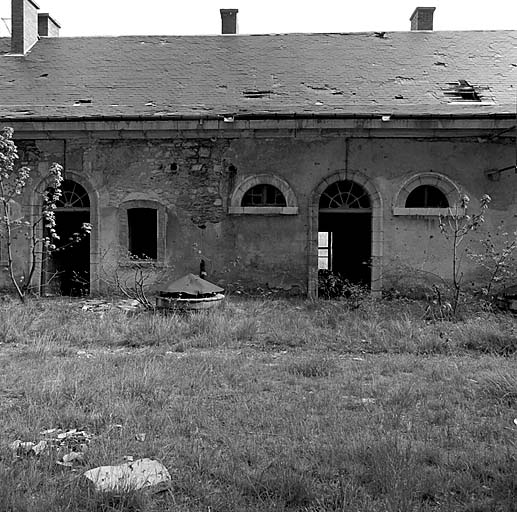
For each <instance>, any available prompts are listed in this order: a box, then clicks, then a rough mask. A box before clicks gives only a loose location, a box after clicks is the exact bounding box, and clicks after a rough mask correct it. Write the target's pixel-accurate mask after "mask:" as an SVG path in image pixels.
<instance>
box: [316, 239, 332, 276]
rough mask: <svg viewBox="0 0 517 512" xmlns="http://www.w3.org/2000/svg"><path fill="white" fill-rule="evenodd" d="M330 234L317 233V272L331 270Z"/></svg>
mask: <svg viewBox="0 0 517 512" xmlns="http://www.w3.org/2000/svg"><path fill="white" fill-rule="evenodd" d="M331 239H332V233H330V232H327V231H320V232H319V233H318V270H332V269H331V264H330V261H331V257H332V244H331Z"/></svg>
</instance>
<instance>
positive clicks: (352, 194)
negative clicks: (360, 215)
mask: <svg viewBox="0 0 517 512" xmlns="http://www.w3.org/2000/svg"><path fill="white" fill-rule="evenodd" d="M370 208H371V203H370V197H369V195H368V193H367V192H366V190H365V189H364V188H363V187H361V185H359V184H358V183H355V182H353V181H349V180H345V181H336V182H335V183H333V184H332V185H330V186H329V187H328V188H327V189H326V190H325V192H323V194H321V198H320V210H326V209H331V210H332V209H341V210H348V209H370Z"/></svg>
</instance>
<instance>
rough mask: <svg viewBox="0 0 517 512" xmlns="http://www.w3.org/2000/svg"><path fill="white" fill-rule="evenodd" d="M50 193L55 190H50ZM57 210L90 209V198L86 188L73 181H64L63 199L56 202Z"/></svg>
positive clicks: (62, 188)
mask: <svg viewBox="0 0 517 512" xmlns="http://www.w3.org/2000/svg"><path fill="white" fill-rule="evenodd" d="M48 192H49V193H52V192H53V190H52V189H49V190H48ZM56 207H57V208H67V209H69V208H90V197H89V196H88V192H86V190H85V188H84V187H83V186H81V185H79V183H76V182H75V181H72V180H64V181H63V183H62V184H61V197H60V198H59V200H58V201H57V202H56Z"/></svg>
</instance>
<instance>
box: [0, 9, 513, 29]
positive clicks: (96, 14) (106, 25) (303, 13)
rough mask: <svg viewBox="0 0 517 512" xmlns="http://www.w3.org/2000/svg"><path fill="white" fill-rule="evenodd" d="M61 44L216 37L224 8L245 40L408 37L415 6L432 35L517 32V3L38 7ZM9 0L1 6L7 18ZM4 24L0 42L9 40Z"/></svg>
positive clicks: (1, 13) (1, 12)
mask: <svg viewBox="0 0 517 512" xmlns="http://www.w3.org/2000/svg"><path fill="white" fill-rule="evenodd" d="M35 1H36V3H37V4H38V5H39V6H40V12H48V13H50V15H51V16H52V17H54V18H55V19H56V20H57V21H58V22H59V23H60V25H61V27H62V28H61V34H60V35H61V36H64V37H75V36H95V35H101V36H102V35H110V36H117V35H144V34H148V35H194V34H196V35H197V34H219V33H220V31H221V18H220V14H219V9H220V8H237V9H239V15H238V20H239V33H240V34H267V33H286V32H364V31H387V32H390V31H404V30H409V28H410V22H409V17H410V15H411V13H412V12H413V10H414V9H415V7H417V6H434V7H436V12H435V16H434V29H435V30H503V29H506V30H517V0H491V1H490V2H481V1H476V0H429V1H427V2H421V1H419V0H317V1H315V0H260V1H259V2H257V1H254V0H87V1H84V0H35ZM10 11H11V0H0V18H10ZM8 35H9V32H8V31H7V27H6V25H5V23H4V22H3V21H2V20H0V36H4V37H5V36H8Z"/></svg>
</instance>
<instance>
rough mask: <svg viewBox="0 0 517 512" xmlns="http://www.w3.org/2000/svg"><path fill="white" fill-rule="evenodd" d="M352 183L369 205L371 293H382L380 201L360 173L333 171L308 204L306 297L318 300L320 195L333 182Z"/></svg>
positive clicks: (375, 191) (381, 218)
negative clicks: (370, 210)
mask: <svg viewBox="0 0 517 512" xmlns="http://www.w3.org/2000/svg"><path fill="white" fill-rule="evenodd" d="M346 180H349V181H354V182H355V183H357V184H358V185H361V186H362V187H363V188H364V189H365V190H366V192H368V194H369V196H370V201H371V204H372V251H371V254H372V277H371V291H372V294H374V295H380V293H381V290H382V255H383V217H382V211H383V208H382V198H381V195H380V194H379V192H378V190H377V187H376V186H375V184H374V183H373V181H372V180H371V179H370V178H368V177H367V176H365V175H364V174H363V173H361V172H359V171H350V170H349V171H344V170H340V171H336V172H334V173H333V174H331V175H330V176H327V177H326V178H324V179H323V180H321V182H320V183H319V184H318V185H317V186H316V188H315V189H314V191H313V193H312V196H311V199H310V204H309V223H308V224H309V240H308V251H307V266H308V283H307V287H308V292H309V297H311V298H317V296H318V224H319V201H320V196H321V194H322V193H323V192H324V191H325V190H326V188H327V187H329V186H330V185H332V184H333V183H335V182H336V181H346Z"/></svg>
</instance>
